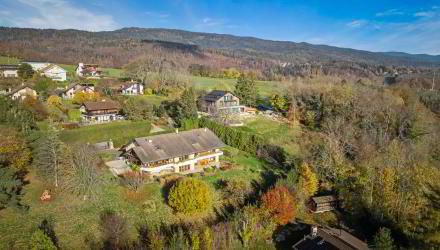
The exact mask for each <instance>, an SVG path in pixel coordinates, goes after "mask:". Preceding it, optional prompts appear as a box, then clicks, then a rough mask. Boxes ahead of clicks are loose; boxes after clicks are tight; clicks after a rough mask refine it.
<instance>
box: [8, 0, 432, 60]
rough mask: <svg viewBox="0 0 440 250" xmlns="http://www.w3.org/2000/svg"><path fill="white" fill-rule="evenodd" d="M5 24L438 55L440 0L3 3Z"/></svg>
mask: <svg viewBox="0 0 440 250" xmlns="http://www.w3.org/2000/svg"><path fill="white" fill-rule="evenodd" d="M0 26H11V27H33V28H57V29H65V28H75V29H84V30H90V31H101V30H114V29H118V28H122V27H144V28H151V27H155V28H159V27H160V28H174V29H184V30H190V31H201V32H214V33H227V34H234V35H241V36H254V37H259V38H265V39H271V40H288V41H294V42H309V43H313V44H327V45H334V46H340V47H349V48H355V49H365V50H371V51H404V52H409V53H428V54H440V0H418V1H417V0H390V1H387V0H382V1H378V0H345V1H342V0H325V1H324V0H322V1H318V0H303V1H294V0H284V1H281V0H279V1H278V0H265V1H263V0H254V1H251V0H209V1H208V0H206V1H201V0H200V1H197V0H194V1H185V0H143V1H134V0H105V1H104V0H102V1H100V0H77V1H74V0H0Z"/></svg>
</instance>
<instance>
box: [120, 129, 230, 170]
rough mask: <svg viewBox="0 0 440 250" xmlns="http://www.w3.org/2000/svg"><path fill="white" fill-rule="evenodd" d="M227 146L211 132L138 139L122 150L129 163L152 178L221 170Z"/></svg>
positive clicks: (183, 132) (206, 130) (179, 133)
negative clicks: (220, 160)
mask: <svg viewBox="0 0 440 250" xmlns="http://www.w3.org/2000/svg"><path fill="white" fill-rule="evenodd" d="M224 146H225V144H224V143H223V142H222V141H221V140H220V139H219V138H218V137H217V136H216V135H215V134H214V133H213V132H212V131H211V130H209V129H207V128H200V129H193V130H188V131H182V132H179V131H178V130H176V132H175V133H168V134H161V135H154V136H147V137H141V138H135V139H134V140H133V141H132V142H130V143H128V144H127V145H125V146H123V147H122V148H121V151H122V154H121V155H122V156H123V157H125V158H126V159H127V161H128V162H130V163H134V164H137V165H139V166H140V169H141V171H142V172H145V173H149V174H151V175H163V174H168V173H182V174H187V173H193V172H198V171H202V170H203V169H204V168H205V167H208V166H213V165H215V166H217V167H218V166H219V157H220V156H221V155H223V152H222V151H221V150H220V149H221V148H222V147H224Z"/></svg>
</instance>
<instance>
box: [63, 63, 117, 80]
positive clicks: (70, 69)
mask: <svg viewBox="0 0 440 250" xmlns="http://www.w3.org/2000/svg"><path fill="white" fill-rule="evenodd" d="M58 65H59V66H60V67H62V68H63V69H65V70H66V71H67V73H68V74H69V75H73V74H75V70H76V65H71V64H58ZM102 70H103V72H104V75H105V76H109V77H116V78H117V77H121V75H122V69H115V68H102Z"/></svg>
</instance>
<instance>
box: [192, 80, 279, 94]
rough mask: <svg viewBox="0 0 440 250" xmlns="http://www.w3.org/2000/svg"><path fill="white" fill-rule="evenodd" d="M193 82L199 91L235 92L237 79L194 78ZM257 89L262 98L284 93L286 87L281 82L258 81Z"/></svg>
mask: <svg viewBox="0 0 440 250" xmlns="http://www.w3.org/2000/svg"><path fill="white" fill-rule="evenodd" d="M191 82H192V84H193V86H194V88H196V89H199V90H207V91H210V90H214V89H219V90H229V91H233V90H234V88H235V83H236V82H237V80H236V79H226V78H209V77H200V76H192V77H191ZM256 85H257V89H258V91H259V94H260V95H261V96H271V95H274V94H280V93H283V90H284V87H283V84H282V83H281V82H275V81H256Z"/></svg>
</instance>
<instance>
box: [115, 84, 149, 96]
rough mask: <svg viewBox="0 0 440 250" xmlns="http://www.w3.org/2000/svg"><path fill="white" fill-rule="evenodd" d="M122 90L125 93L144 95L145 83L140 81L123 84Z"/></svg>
mask: <svg viewBox="0 0 440 250" xmlns="http://www.w3.org/2000/svg"><path fill="white" fill-rule="evenodd" d="M120 91H121V93H122V94H123V95H143V94H144V85H143V84H142V83H138V82H129V83H126V84H124V85H122V86H121V88H120Z"/></svg>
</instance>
